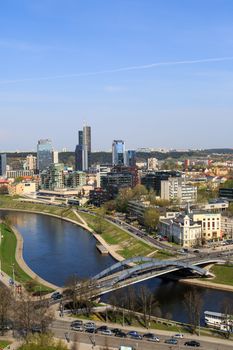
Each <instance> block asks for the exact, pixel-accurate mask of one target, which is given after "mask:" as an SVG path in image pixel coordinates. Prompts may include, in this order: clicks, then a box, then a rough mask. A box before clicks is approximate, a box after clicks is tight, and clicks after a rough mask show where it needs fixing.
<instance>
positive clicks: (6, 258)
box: [0, 224, 52, 292]
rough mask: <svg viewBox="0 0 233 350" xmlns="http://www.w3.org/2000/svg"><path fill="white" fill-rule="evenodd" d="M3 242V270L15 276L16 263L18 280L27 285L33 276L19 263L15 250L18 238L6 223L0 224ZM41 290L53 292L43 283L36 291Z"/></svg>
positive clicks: (1, 254)
mask: <svg viewBox="0 0 233 350" xmlns="http://www.w3.org/2000/svg"><path fill="white" fill-rule="evenodd" d="M0 228H1V234H2V242H1V245H0V259H1V264H2V270H3V271H4V272H5V273H6V274H7V275H9V276H10V277H12V278H13V264H14V273H15V279H16V281H18V282H20V283H22V284H23V285H25V284H26V283H27V282H30V281H32V278H31V277H30V276H28V275H27V274H26V273H25V272H24V271H23V270H22V269H21V268H20V266H19V265H18V263H17V261H16V259H15V251H16V245H17V240H16V236H15V234H14V232H13V231H12V230H11V229H10V228H9V227H8V226H6V225H5V224H0ZM40 289H41V292H51V291H52V289H50V288H46V287H45V286H43V285H40V284H38V283H37V284H36V285H35V291H36V290H40Z"/></svg>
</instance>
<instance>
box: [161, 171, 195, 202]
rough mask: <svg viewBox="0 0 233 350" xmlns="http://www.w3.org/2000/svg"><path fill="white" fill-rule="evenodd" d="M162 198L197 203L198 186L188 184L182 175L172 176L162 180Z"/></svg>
mask: <svg viewBox="0 0 233 350" xmlns="http://www.w3.org/2000/svg"><path fill="white" fill-rule="evenodd" d="M161 199H165V200H169V201H176V202H178V203H181V204H184V203H195V202H196V200H197V187H195V186H192V185H188V184H187V183H186V181H185V179H184V178H182V177H170V178H168V180H162V181H161Z"/></svg>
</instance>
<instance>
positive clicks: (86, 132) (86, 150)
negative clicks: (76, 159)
mask: <svg viewBox="0 0 233 350" xmlns="http://www.w3.org/2000/svg"><path fill="white" fill-rule="evenodd" d="M82 138H83V154H82V156H83V171H87V170H88V169H89V166H90V156H91V127H90V126H84V127H83V134H82Z"/></svg>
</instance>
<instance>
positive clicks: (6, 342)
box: [0, 340, 10, 349]
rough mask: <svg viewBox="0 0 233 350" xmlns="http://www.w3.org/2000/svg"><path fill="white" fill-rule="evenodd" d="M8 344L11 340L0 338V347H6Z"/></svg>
mask: <svg viewBox="0 0 233 350" xmlns="http://www.w3.org/2000/svg"><path fill="white" fill-rule="evenodd" d="M8 345H10V342H8V341H5V340H0V349H4V348H5V347H7V346H8Z"/></svg>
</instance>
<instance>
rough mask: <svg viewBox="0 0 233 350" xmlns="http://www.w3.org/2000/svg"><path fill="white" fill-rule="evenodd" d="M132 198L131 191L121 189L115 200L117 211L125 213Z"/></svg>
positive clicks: (129, 189)
mask: <svg viewBox="0 0 233 350" xmlns="http://www.w3.org/2000/svg"><path fill="white" fill-rule="evenodd" d="M132 198H133V191H132V189H131V188H122V189H121V190H120V191H119V193H118V196H117V198H116V207H117V210H118V211H121V212H123V213H126V212H127V210H128V204H129V201H130V200H131V199H132Z"/></svg>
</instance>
